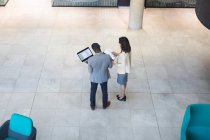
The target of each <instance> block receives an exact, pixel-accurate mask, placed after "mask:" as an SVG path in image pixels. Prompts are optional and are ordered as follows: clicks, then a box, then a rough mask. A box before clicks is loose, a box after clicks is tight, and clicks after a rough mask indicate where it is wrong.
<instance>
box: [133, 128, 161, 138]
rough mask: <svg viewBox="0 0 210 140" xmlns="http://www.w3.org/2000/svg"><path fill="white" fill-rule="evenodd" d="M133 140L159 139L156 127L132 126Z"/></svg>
mask: <svg viewBox="0 0 210 140" xmlns="http://www.w3.org/2000/svg"><path fill="white" fill-rule="evenodd" d="M133 131H134V132H133V133H134V140H146V139H147V140H161V138H160V134H159V130H158V127H134V128H133Z"/></svg>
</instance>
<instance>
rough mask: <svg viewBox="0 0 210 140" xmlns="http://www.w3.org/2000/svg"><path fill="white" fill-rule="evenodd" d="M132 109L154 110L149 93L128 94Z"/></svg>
mask: <svg viewBox="0 0 210 140" xmlns="http://www.w3.org/2000/svg"><path fill="white" fill-rule="evenodd" d="M126 97H127V101H126V102H128V104H129V108H130V109H153V103H152V97H151V95H150V94H149V93H127V94H126Z"/></svg>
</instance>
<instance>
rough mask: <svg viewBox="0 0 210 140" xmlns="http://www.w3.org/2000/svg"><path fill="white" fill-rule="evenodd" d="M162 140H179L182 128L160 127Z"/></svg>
mask: <svg viewBox="0 0 210 140" xmlns="http://www.w3.org/2000/svg"><path fill="white" fill-rule="evenodd" d="M159 129H160V134H161V139H162V140H179V139H180V131H181V128H180V127H159Z"/></svg>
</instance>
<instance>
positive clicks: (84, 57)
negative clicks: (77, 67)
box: [77, 47, 93, 62]
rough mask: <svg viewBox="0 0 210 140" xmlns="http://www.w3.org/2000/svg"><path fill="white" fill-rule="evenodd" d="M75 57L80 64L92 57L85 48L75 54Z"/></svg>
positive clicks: (88, 49) (89, 51)
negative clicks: (78, 59)
mask: <svg viewBox="0 0 210 140" xmlns="http://www.w3.org/2000/svg"><path fill="white" fill-rule="evenodd" d="M77 55H78V56H79V58H80V60H81V61H82V62H84V61H86V60H87V59H88V58H90V57H91V56H93V53H92V52H91V50H90V48H89V47H87V48H85V49H83V50H81V51H79V52H78V53H77Z"/></svg>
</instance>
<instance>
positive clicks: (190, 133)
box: [181, 104, 210, 140]
mask: <svg viewBox="0 0 210 140" xmlns="http://www.w3.org/2000/svg"><path fill="white" fill-rule="evenodd" d="M181 140H210V104H192V105H189V106H188V107H187V109H186V111H185V115H184V118H183V122H182V127H181Z"/></svg>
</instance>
